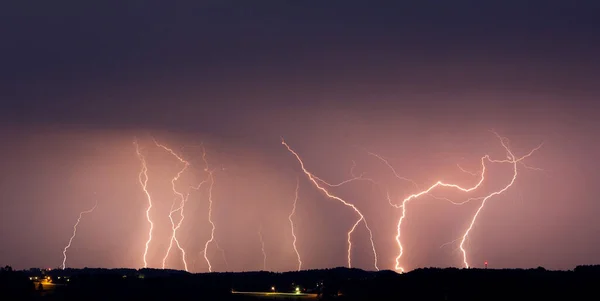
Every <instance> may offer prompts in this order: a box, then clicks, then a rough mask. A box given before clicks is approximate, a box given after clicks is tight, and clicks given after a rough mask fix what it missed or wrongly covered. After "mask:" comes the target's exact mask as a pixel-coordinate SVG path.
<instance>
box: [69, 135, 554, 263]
mask: <svg viewBox="0 0 600 301" xmlns="http://www.w3.org/2000/svg"><path fill="white" fill-rule="evenodd" d="M493 133H494V135H496V137H497V138H498V139H499V140H500V144H501V145H502V147H503V149H504V151H505V152H506V156H507V157H506V159H502V160H499V159H492V158H491V157H490V156H489V155H484V156H483V157H481V160H480V161H481V170H480V171H478V172H471V171H468V170H466V169H464V168H462V167H461V166H460V165H459V164H457V167H458V168H459V169H460V170H461V171H462V172H465V173H468V174H470V175H472V176H476V177H478V178H479V180H478V181H477V182H476V183H475V184H474V185H472V186H469V187H463V186H460V185H458V184H454V183H447V182H444V181H437V182H435V183H434V184H433V185H431V186H429V187H428V188H426V189H420V188H419V185H418V184H417V183H416V182H415V181H413V180H411V179H408V178H405V177H402V176H400V175H399V173H398V172H397V171H396V170H395V169H394V167H393V166H392V165H391V164H390V163H389V162H388V161H387V160H386V159H385V158H383V157H382V156H380V155H378V154H375V153H372V152H368V154H369V155H371V156H374V157H376V158H377V159H378V160H380V161H381V162H383V163H384V164H385V165H386V166H387V167H388V168H389V169H390V170H391V171H392V173H393V175H394V176H395V177H396V178H397V179H399V180H402V181H406V182H409V183H411V184H412V185H413V186H414V188H415V189H416V190H417V191H418V192H416V193H414V194H410V195H408V196H407V197H405V198H403V199H402V201H401V202H399V204H398V203H395V202H393V201H392V198H391V197H390V195H389V193H386V196H387V200H388V203H389V204H390V205H391V206H393V207H395V208H398V209H401V210H402V212H401V215H400V218H399V219H398V223H397V228H396V236H395V241H396V243H397V245H398V249H399V253H398V255H397V257H396V258H395V269H396V270H397V271H400V272H404V268H403V267H402V266H401V264H400V262H401V259H402V256H403V254H404V247H403V245H402V241H401V233H402V232H401V229H402V223H403V221H404V220H405V219H406V217H407V205H408V203H409V202H411V201H414V200H416V199H418V198H421V197H424V196H429V197H432V198H434V199H438V200H444V201H448V202H450V203H451V204H453V205H463V204H466V203H468V202H472V201H480V203H479V206H478V207H477V210H476V211H475V213H474V214H473V216H472V218H471V220H470V223H469V225H468V227H467V229H466V230H465V232H464V233H463V235H462V236H461V237H459V238H457V239H455V240H453V241H451V242H449V243H446V244H450V243H454V242H457V241H459V240H460V244H459V249H460V251H461V252H462V261H463V265H464V266H465V267H466V268H469V267H470V264H469V260H468V252H467V250H466V248H465V242H466V241H467V239H468V238H469V234H470V233H471V231H472V229H473V228H474V227H475V224H476V223H477V220H478V217H479V216H480V213H481V212H482V210H483V208H484V207H485V205H486V203H487V202H488V201H489V200H490V199H491V198H492V197H494V196H498V195H500V194H502V193H504V192H505V191H506V190H508V189H509V188H510V187H511V186H513V184H514V183H515V181H516V179H517V174H518V169H517V167H518V164H520V165H522V166H523V167H524V168H527V169H532V170H542V169H539V168H535V167H531V166H529V165H527V164H525V163H524V162H523V160H524V159H526V158H528V157H530V156H532V155H533V153H534V152H535V151H537V150H539V149H540V148H541V147H542V144H540V145H538V146H537V147H535V148H533V149H532V150H531V151H529V152H528V153H527V154H525V155H523V156H521V157H517V156H515V154H514V153H513V152H512V150H511V148H510V146H509V140H508V139H507V138H505V137H501V136H500V135H498V134H497V133H495V132H493ZM153 141H154V144H155V146H156V147H159V148H161V149H163V150H164V151H166V152H168V153H169V154H171V155H172V156H173V157H175V158H176V159H177V161H178V162H179V163H180V164H181V165H182V167H181V169H179V170H178V172H177V173H176V174H175V176H174V177H173V178H172V179H171V189H172V190H173V194H174V195H175V197H176V198H175V199H174V200H173V203H172V205H171V209H170V210H169V212H168V216H169V220H170V222H171V236H170V239H169V247H168V249H167V251H166V254H165V255H164V257H163V259H162V268H163V269H164V268H166V265H167V259H168V258H169V255H170V254H171V251H172V249H173V245H175V246H176V247H177V249H178V250H179V251H180V252H181V260H182V262H183V265H184V268H185V270H186V271H188V262H187V258H186V252H185V249H184V248H183V247H182V245H181V244H180V242H179V240H178V238H177V231H178V230H179V229H180V228H181V226H182V224H183V221H184V219H185V215H184V209H185V205H186V203H187V202H188V199H189V197H190V194H191V192H192V191H193V190H195V191H197V190H199V189H200V188H201V187H202V186H203V185H204V184H208V185H209V187H208V212H207V215H208V222H209V223H210V225H211V231H210V238H209V239H208V240H207V241H206V242H205V244H204V249H203V250H202V251H200V252H199V254H202V255H203V257H204V260H205V261H206V263H207V265H208V270H209V272H212V264H211V261H210V260H209V258H208V248H209V247H210V245H211V244H214V245H215V247H216V248H217V250H219V251H221V253H222V255H223V261H224V263H225V264H226V265H227V266H228V262H227V258H226V257H225V251H224V250H223V249H222V248H221V247H220V246H219V244H218V243H217V240H216V239H215V229H216V226H215V223H214V221H213V219H212V210H213V186H214V170H210V169H209V168H208V161H207V159H206V151H205V150H204V148H202V149H203V154H202V159H203V162H204V164H205V168H204V172H205V173H206V174H207V177H206V178H205V179H204V180H203V181H201V182H200V183H198V185H196V186H189V187H188V189H187V191H185V193H184V192H182V191H181V190H178V188H177V182H178V181H179V179H180V178H181V176H182V175H183V174H184V172H185V171H186V170H187V169H188V168H189V167H190V165H191V164H190V162H188V161H186V160H185V159H184V158H183V157H182V156H180V155H179V154H177V153H176V152H175V151H174V150H173V149H172V148H169V147H167V146H166V145H164V144H161V143H159V142H158V141H156V140H154V139H153ZM133 143H134V145H135V150H136V154H137V156H138V158H139V160H140V162H141V170H140V172H139V174H138V180H139V184H140V186H141V188H142V190H143V191H144V194H145V195H146V198H147V207H146V220H147V222H148V225H149V227H148V239H147V240H146V243H145V248H144V253H143V256H142V260H143V264H144V268H147V267H148V259H147V257H148V249H149V247H150V244H151V243H152V240H153V237H152V234H153V231H154V222H153V221H152V218H151V212H152V209H153V199H152V196H151V194H150V192H149V188H148V179H149V177H148V164H147V161H146V157H145V156H144V155H143V153H142V149H141V148H140V146H139V144H138V142H137V140H134V142H133ZM281 143H282V145H284V146H285V147H286V149H287V150H288V151H289V152H290V153H291V154H292V155H294V157H295V158H296V160H297V161H298V163H299V165H300V168H301V169H302V172H303V173H304V175H305V176H306V177H307V178H308V180H309V182H310V183H312V185H314V187H316V188H317V189H318V190H319V191H321V192H322V193H323V194H324V195H325V196H327V198H330V199H332V200H335V201H338V202H340V203H341V204H342V205H344V206H346V207H349V208H350V209H352V210H353V212H354V213H356V215H357V219H356V221H355V222H354V223H353V224H352V226H351V227H350V229H349V230H348V232H347V243H348V250H347V263H348V267H352V256H351V253H352V245H353V244H352V234H353V233H354V231H355V230H356V228H357V227H358V226H359V225H360V224H362V225H363V226H364V228H365V229H366V230H367V232H368V234H369V241H370V247H371V249H372V252H373V266H374V268H375V269H376V270H379V267H378V257H377V251H376V248H375V243H374V241H373V233H372V231H371V228H370V227H369V224H368V222H367V220H366V217H365V215H364V214H363V213H362V212H361V211H360V210H359V209H358V207H357V206H355V205H354V204H352V203H350V202H348V201H346V200H344V199H342V198H341V197H338V196H336V195H334V194H333V193H332V192H331V191H330V190H331V188H335V187H340V186H342V185H344V184H348V183H350V182H353V181H357V180H363V181H369V182H371V183H372V184H374V185H377V186H379V187H381V185H380V184H379V183H377V182H376V181H375V180H373V179H371V178H366V177H364V174H360V175H356V174H355V173H354V168H355V167H356V164H355V162H354V161H353V162H352V163H353V165H352V168H351V170H350V175H351V178H350V179H348V180H345V181H342V182H340V183H337V184H331V183H329V182H327V181H325V180H323V179H321V178H319V177H317V176H316V175H314V174H313V173H311V172H310V171H308V169H307V168H306V167H305V164H304V162H303V160H302V159H301V157H300V155H299V154H298V153H297V152H296V151H295V150H293V149H292V148H291V147H290V146H289V145H288V144H287V143H286V142H285V140H283V138H282V140H281ZM491 163H496V164H510V165H511V166H512V177H511V179H510V181H508V183H507V184H506V185H504V186H503V187H502V188H500V189H498V190H495V191H492V192H490V193H488V194H487V195H484V196H479V197H475V198H469V199H467V200H465V201H462V202H455V201H452V200H450V199H448V198H445V197H438V196H435V195H433V194H432V191H433V190H435V189H436V188H441V187H445V188H451V189H456V190H458V191H461V192H464V193H469V192H473V191H476V190H478V189H479V188H480V187H481V186H482V184H483V183H484V181H485V179H486V168H487V164H491ZM326 187H327V188H326ZM328 188H330V189H328ZM299 189H300V180H299V178H297V179H296V189H295V197H294V199H293V203H292V209H291V212H290V214H289V216H288V220H289V223H290V230H291V236H292V247H293V250H294V252H295V254H296V257H297V262H298V265H297V270H298V271H299V270H301V269H302V259H301V256H300V252H299V251H298V248H297V245H296V244H297V236H296V226H295V224H294V220H293V217H294V215H295V213H296V206H297V202H298V193H299ZM97 205H98V203H97V201H96V203H95V205H94V206H93V207H92V208H91V209H89V210H85V211H82V212H80V213H79V217H78V219H77V222H76V223H75V225H74V226H73V234H72V236H71V238H70V239H69V242H68V244H67V245H66V246H65V248H64V250H63V262H62V266H61V267H62V269H65V268H66V262H67V250H68V249H69V248H70V247H71V244H72V242H73V239H74V238H75V236H76V235H77V226H78V225H79V223H80V222H81V219H82V217H83V216H84V215H85V214H88V213H91V212H93V211H94V209H96V207H97ZM258 237H259V241H260V244H261V251H262V255H263V265H262V269H263V270H267V253H266V251H265V241H264V239H263V233H262V225H261V226H260V228H259V230H258ZM446 244H444V245H446ZM194 264H195V260H194Z"/></svg>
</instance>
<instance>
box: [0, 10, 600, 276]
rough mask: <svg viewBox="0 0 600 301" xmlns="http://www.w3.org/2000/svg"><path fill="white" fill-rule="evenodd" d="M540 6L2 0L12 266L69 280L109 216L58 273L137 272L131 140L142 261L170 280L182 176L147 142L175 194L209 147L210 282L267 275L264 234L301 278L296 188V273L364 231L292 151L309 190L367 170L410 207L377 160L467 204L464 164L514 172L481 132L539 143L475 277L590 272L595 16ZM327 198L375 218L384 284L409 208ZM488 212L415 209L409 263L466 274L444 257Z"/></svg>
mask: <svg viewBox="0 0 600 301" xmlns="http://www.w3.org/2000/svg"><path fill="white" fill-rule="evenodd" d="M155 2H156V3H155ZM492 2H496V1H492ZM498 2H499V1H498ZM535 2H536V1H534V2H528V4H527V5H524V4H522V2H521V1H508V2H507V1H502V3H504V4H502V5H494V4H492V3H488V2H486V4H481V2H480V1H452V3H449V4H443V5H440V4H439V2H436V3H437V5H433V4H432V3H424V2H419V3H421V4H418V5H408V6H406V5H405V6H402V5H396V6H390V7H377V6H365V5H361V4H358V3H355V1H343V2H342V1H339V2H338V1H333V2H332V1H329V2H327V4H323V3H321V4H306V3H305V4H300V3H293V2H290V1H288V2H285V1H271V2H265V3H262V4H255V5H250V4H247V3H246V4H244V3H245V2H241V1H240V2H239V3H237V4H235V5H234V4H230V5H224V4H223V5H217V4H195V2H192V1H189V3H185V2H182V3H180V4H178V5H177V6H175V5H173V6H170V5H166V4H159V3H158V1H146V2H144V3H145V4H143V5H142V4H139V3H138V2H133V1H131V2H130V3H131V4H128V5H124V4H122V5H120V6H119V5H109V4H96V6H94V5H92V4H89V3H80V4H71V5H68V6H67V5H65V6H61V5H58V4H41V5H39V6H37V7H32V6H31V5H25V4H5V5H4V6H7V7H3V8H2V9H0V36H2V40H3V42H2V43H1V44H2V46H0V66H1V67H0V106H1V109H0V138H1V139H2V141H3V143H2V144H1V145H0V170H1V171H2V172H0V209H1V210H0V242H1V243H0V265H5V264H9V265H12V266H14V267H15V268H27V267H32V266H38V267H58V266H59V265H60V264H61V263H62V250H63V248H64V246H65V244H66V243H67V242H68V240H69V237H70V236H71V233H72V227H73V224H74V222H75V221H76V220H77V217H78V214H79V212H80V211H83V210H86V209H89V208H90V207H92V206H93V205H94V202H95V201H98V207H97V208H96V210H95V211H94V212H93V213H91V214H88V215H85V216H84V218H83V219H82V221H81V223H80V225H79V227H78V235H77V237H76V238H75V239H74V240H73V244H72V247H71V248H70V249H69V251H68V256H69V257H68V261H67V265H68V266H71V267H84V266H89V267H140V266H141V265H142V264H143V261H142V254H143V251H144V244H145V242H146V239H147V234H148V233H147V232H148V223H147V222H146V218H145V209H146V206H147V200H146V199H145V195H144V193H143V191H142V189H141V187H140V185H139V183H138V178H137V176H138V173H139V171H140V168H141V165H140V161H139V160H138V158H137V156H136V153H135V147H134V145H133V140H134V138H135V137H137V138H138V141H139V143H140V146H142V147H143V152H144V154H145V155H146V157H147V161H148V164H149V165H148V168H149V172H148V175H149V186H148V187H149V189H150V192H151V193H152V196H153V199H154V205H155V206H154V208H153V211H152V213H151V214H152V217H153V220H154V222H155V233H154V240H153V242H152V243H151V245H150V250H149V255H148V260H149V263H150V266H152V267H160V266H161V262H162V257H163V256H164V252H165V249H166V247H167V245H168V242H169V235H170V227H171V225H170V222H169V219H168V212H169V209H170V207H171V203H172V201H173V199H174V198H175V195H174V194H173V193H172V191H171V186H170V185H171V184H170V180H171V178H172V177H173V176H174V175H175V174H176V173H177V171H178V168H181V165H178V161H177V160H176V159H175V158H174V157H172V156H169V154H168V153H165V152H164V151H162V150H161V149H159V148H156V147H155V146H154V144H153V142H152V137H154V138H156V139H157V140H158V141H160V142H162V143H165V144H167V145H169V146H170V147H172V148H173V149H175V150H176V151H177V152H179V153H180V154H181V155H182V156H183V157H184V158H186V159H187V160H189V161H190V162H191V163H192V167H191V168H190V170H188V172H186V173H185V174H184V175H183V176H182V178H181V180H180V182H179V183H178V185H180V186H178V187H180V188H182V189H183V188H185V187H187V186H188V185H193V184H195V183H197V181H199V180H201V179H202V178H203V176H204V173H203V169H204V166H203V161H202V151H201V148H200V147H199V146H200V145H201V144H204V146H205V147H206V151H207V159H208V162H209V164H210V168H217V169H218V170H217V171H216V172H215V185H214V190H213V200H214V204H213V221H214V222H215V225H216V231H215V238H216V241H217V242H218V244H219V246H220V247H221V248H222V249H223V250H224V251H225V255H226V257H227V261H228V265H226V264H225V262H224V260H223V257H222V254H220V252H219V251H218V250H217V249H216V247H215V245H214V244H213V245H211V247H210V248H209V254H208V255H209V256H208V257H209V259H211V263H212V265H213V269H214V270H217V271H223V270H235V271H240V270H257V269H261V268H262V263H263V261H262V253H261V245H260V240H259V235H258V230H259V228H261V227H262V229H263V237H264V240H265V250H266V253H267V256H268V258H267V268H268V269H270V270H276V271H284V270H294V269H295V268H296V266H297V262H296V256H295V253H294V251H293V248H292V238H291V233H290V227H289V221H288V215H289V214H290V210H291V209H292V202H293V199H294V189H295V185H296V179H297V178H298V177H299V178H300V190H299V200H298V204H297V210H296V215H295V216H294V221H295V222H296V226H297V228H296V234H297V236H298V242H297V245H298V250H299V252H300V255H301V257H302V260H303V268H326V267H334V266H343V265H346V251H347V243H346V232H347V231H348V229H349V228H350V227H352V224H353V223H354V222H355V221H356V214H355V213H354V212H353V211H352V210H351V209H350V208H347V207H344V206H342V205H341V204H340V203H339V202H336V201H335V200H331V199H328V198H326V197H325V196H324V195H323V194H322V193H320V192H319V191H318V190H317V189H316V188H315V187H314V186H313V185H312V183H311V182H309V181H308V180H307V178H306V176H304V174H303V173H302V171H301V169H300V167H299V165H298V162H297V161H296V160H295V158H294V157H293V156H292V155H291V154H290V153H289V152H288V151H287V150H286V149H285V147H284V146H282V145H281V143H280V141H281V140H280V137H281V136H283V137H284V138H285V139H286V142H287V143H288V144H289V145H290V146H291V147H293V148H294V149H295V150H296V151H297V152H298V153H299V154H300V156H302V158H303V159H304V163H305V164H306V167H307V168H308V169H309V170H310V171H311V172H313V173H314V174H315V175H317V176H318V177H320V178H322V179H324V180H326V181H329V182H340V181H343V180H345V179H348V178H349V177H350V168H351V167H352V162H353V161H355V163H356V167H355V172H357V173H361V172H365V174H366V176H368V177H370V178H373V179H375V180H376V181H378V182H379V183H380V184H381V187H384V188H385V190H387V191H389V193H390V195H391V196H392V198H393V199H394V200H401V199H402V198H404V197H406V196H408V195H409V194H412V193H415V192H418V191H417V190H416V189H415V188H414V187H412V186H411V185H410V184H408V183H406V182H402V181H398V180H396V179H395V178H394V176H393V174H392V173H391V171H390V170H389V169H388V168H387V167H386V166H385V165H384V164H382V162H381V161H378V160H377V159H376V158H374V157H373V156H370V155H369V154H368V153H367V151H371V152H375V153H378V154H380V155H382V156H384V157H386V158H388V159H389V161H390V163H391V164H392V165H393V166H394V167H395V168H396V170H397V171H398V172H399V173H400V174H401V175H402V176H405V177H407V178H411V179H413V180H414V181H416V182H417V183H418V184H419V185H420V186H421V187H428V186H430V185H432V184H434V183H435V182H436V181H438V180H444V181H447V182H455V183H457V184H460V185H463V186H470V185H473V184H474V183H476V182H477V178H476V177H474V176H471V175H468V174H465V173H463V172H461V171H460V169H459V168H458V167H457V163H458V164H460V165H461V166H462V167H464V168H467V169H470V170H476V169H478V168H479V167H480V158H481V157H482V156H483V155H485V154H490V156H493V157H494V158H498V159H504V158H505V157H506V154H505V153H504V152H503V149H502V146H501V144H500V143H499V140H498V139H497V138H496V137H495V136H494V135H493V134H492V133H490V132H489V130H495V131H497V132H498V133H499V134H501V135H502V136H505V137H507V138H509V139H510V145H511V147H512V149H513V151H514V152H515V154H517V155H523V154H525V153H527V152H528V151H529V150H531V149H532V148H534V147H536V146H537V145H538V144H540V143H541V142H544V146H543V147H542V148H541V149H540V150H539V152H537V153H535V155H534V156H532V157H531V158H529V159H528V160H527V162H526V163H527V164H529V165H532V166H535V167H539V168H543V169H544V170H545V171H532V170H527V169H524V168H523V167H522V166H521V167H520V169H519V174H518V177H517V180H516V183H515V185H514V186H512V187H511V188H510V189H509V190H508V191H506V193H505V194H503V195H501V196H498V197H494V198H492V199H490V201H489V203H488V204H487V205H486V207H485V209H484V210H483V211H482V213H481V215H480V217H479V220H478V223H477V224H476V227H475V228H474V229H473V232H471V235H470V239H469V240H468V242H467V244H466V246H467V249H468V250H469V258H470V262H471V263H472V265H474V266H481V265H482V264H483V262H484V261H485V260H487V261H488V262H489V266H490V267H537V266H544V267H546V268H553V269H569V268H573V267H574V266H575V265H578V264H594V263H598V261H599V258H598V254H600V238H599V237H598V235H597V233H598V231H600V223H599V222H598V221H597V220H598V219H597V215H598V214H599V213H600V205H599V203H598V202H597V200H598V199H597V195H598V193H600V188H598V185H597V182H598V181H599V180H600V178H599V177H598V175H597V170H598V168H599V167H600V165H599V164H598V163H597V162H598V161H597V160H595V157H594V156H595V155H596V154H598V152H599V151H600V140H599V139H598V138H597V137H598V136H597V133H596V132H597V130H596V129H597V128H598V125H599V124H598V120H597V117H596V116H600V115H599V113H600V110H599V109H598V108H597V107H598V105H596V104H595V102H596V100H597V99H598V97H599V96H600V88H599V87H598V85H597V82H598V81H599V80H600V63H599V61H598V60H597V53H600V43H599V42H598V38H597V37H598V36H600V32H599V31H598V28H600V24H598V20H596V19H595V16H597V14H598V12H599V11H600V4H597V3H596V2H595V1H573V4H568V5H565V4H561V5H559V4H554V2H556V3H558V2H559V1H538V2H539V4H538V3H535ZM563 2H564V1H563ZM140 3H141V2H140ZM315 3H316V2H315ZM511 3H512V4H511ZM44 6H45V7H44ZM486 177H487V178H486V182H485V185H484V187H482V190H481V191H480V193H481V194H485V193H486V192H490V191H493V190H494V189H498V188H501V187H502V186H503V185H506V184H507V183H508V182H509V181H510V178H511V170H510V168H507V167H506V166H502V165H500V166H497V165H490V167H489V170H488V174H487V175H486ZM332 192H334V193H335V194H336V195H338V196H340V197H342V198H344V199H345V200H347V201H349V202H352V203H353V204H356V206H357V207H358V208H359V209H360V210H361V211H362V212H363V213H364V214H365V217H366V219H367V221H368V222H369V225H370V226H371V229H372V230H373V235H374V237H373V238H374V242H375V247H376V249H377V252H378V256H379V267H380V268H382V269H383V268H385V269H393V268H394V265H395V261H394V260H395V257H396V256H397V255H398V252H399V250H398V246H397V245H396V242H395V236H396V224H397V221H398V219H399V217H400V215H401V209H395V208H393V207H391V206H390V205H389V204H388V201H387V199H386V196H385V192H382V191H381V189H379V188H378V187H376V186H373V185H371V184H369V183H368V182H356V183H350V184H347V185H345V186H343V187H339V188H335V189H333V190H332ZM435 194H436V195H437V196H444V197H448V198H452V199H455V200H464V199H466V198H468V197H471V196H480V195H481V194H477V193H475V194H473V195H471V194H465V193H456V192H453V191H448V190H444V189H440V190H436V193H435ZM478 205H479V203H478V202H472V203H469V204H466V205H463V206H454V205H451V204H448V203H445V202H443V201H440V200H436V199H432V198H429V197H423V198H421V199H418V200H417V201H414V202H412V203H410V206H408V208H407V210H408V213H407V218H406V219H405V221H404V224H403V228H402V241H403V245H404V247H405V249H404V251H405V252H404V255H403V257H402V266H404V267H405V268H407V269H414V268H417V267H424V266H461V265H462V258H461V253H460V251H459V250H458V244H457V243H454V244H451V245H447V246H445V247H443V248H440V245H442V244H444V243H446V242H449V241H452V240H454V239H456V238H458V237H460V236H461V235H462V233H463V232H464V230H465V229H466V227H468V224H469V222H470V219H471V217H472V215H473V214H474V212H475V210H476V208H477V206H478ZM207 209H208V200H207V190H206V189H201V190H200V191H198V192H195V193H194V194H192V195H191V196H190V200H189V202H188V203H187V204H186V207H185V212H186V219H185V221H184V222H183V226H182V227H181V229H180V231H179V234H178V237H179V240H180V242H181V243H182V246H183V247H184V248H185V249H186V252H187V254H188V264H189V267H190V270H192V271H206V270H207V265H206V262H205V261H204V258H203V257H202V255H201V254H199V252H200V251H202V250H203V249H204V243H205V242H206V240H207V239H209V236H210V224H209V223H208V220H207ZM353 243H354V249H353V253H352V260H353V264H354V265H355V266H356V267H360V268H365V269H372V268H373V258H372V253H371V247H370V243H369V239H368V235H367V232H366V231H365V230H364V228H362V227H358V228H357V231H356V233H355V235H354V236H353ZM174 250H175V249H174ZM180 258H181V257H180V254H179V253H178V252H175V251H173V253H172V255H171V257H169V260H168V262H167V263H168V267H171V268H183V266H182V264H181V260H180Z"/></svg>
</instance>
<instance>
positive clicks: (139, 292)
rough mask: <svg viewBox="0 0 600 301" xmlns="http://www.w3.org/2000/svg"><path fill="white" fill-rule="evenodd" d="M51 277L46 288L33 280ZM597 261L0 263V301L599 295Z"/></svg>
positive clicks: (580, 297)
mask: <svg viewBox="0 0 600 301" xmlns="http://www.w3.org/2000/svg"><path fill="white" fill-rule="evenodd" d="M30 277H31V279H35V277H38V278H39V279H42V278H43V279H45V278H47V277H48V278H50V281H51V282H53V283H55V284H58V285H56V286H55V288H54V289H53V290H52V292H51V293H48V292H47V291H46V292H44V293H40V291H39V290H36V287H35V283H36V282H35V281H32V280H31V279H30ZM598 283H600V266H578V267H577V268H575V269H574V270H573V271H547V270H545V269H543V268H537V269H527V270H524V269H504V270H492V269H455V268H450V269H437V268H427V269H419V270H415V271H411V272H409V273H406V274H397V273H395V272H392V271H380V272H367V271H362V270H358V269H347V268H335V269H326V270H310V271H300V272H287V273H271V272H243V273H209V274H208V273H207V274H191V273H187V272H182V271H174V270H154V269H142V270H133V269H88V268H86V269H67V270H64V271H63V270H52V271H43V270H30V271H14V270H13V269H12V268H10V267H4V268H0V300H28V299H36V300H37V299H43V300H111V301H113V300H258V298H257V297H251V296H243V295H239V294H232V291H263V292H264V291H277V292H293V291H295V290H296V288H299V289H301V291H302V292H306V293H314V294H318V295H319V298H320V299H322V300H374V301H376V300H461V301H464V300H545V299H559V300H560V299H562V300H600V294H599V293H598V289H597V285H598Z"/></svg>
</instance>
